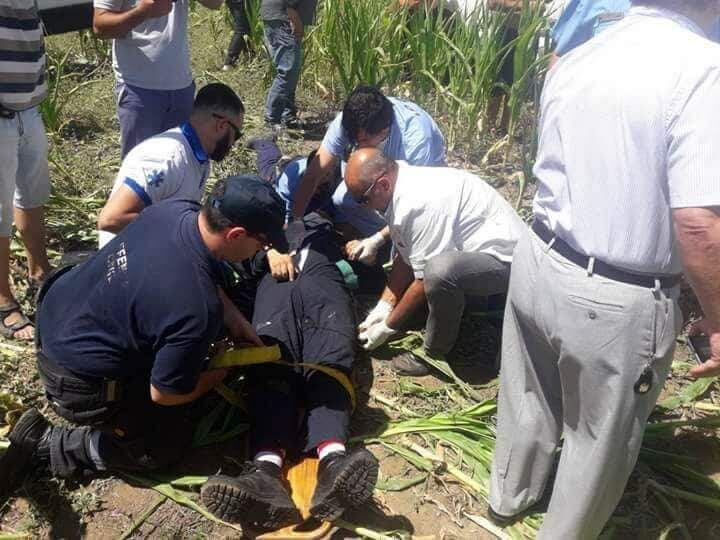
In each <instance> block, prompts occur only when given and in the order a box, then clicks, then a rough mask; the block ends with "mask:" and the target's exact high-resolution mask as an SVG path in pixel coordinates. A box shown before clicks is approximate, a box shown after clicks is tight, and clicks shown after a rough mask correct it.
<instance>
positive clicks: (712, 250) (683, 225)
mask: <svg viewBox="0 0 720 540" xmlns="http://www.w3.org/2000/svg"><path fill="white" fill-rule="evenodd" d="M673 219H674V222H675V237H676V239H677V243H678V247H679V249H680V256H681V257H682V260H683V265H684V267H685V274H686V276H687V278H688V280H689V281H690V285H691V286H692V288H693V290H694V291H695V294H696V296H697V298H698V300H699V302H700V306H701V307H702V309H703V314H704V318H703V320H702V321H700V322H699V323H697V324H696V325H695V326H694V327H693V329H692V332H694V333H703V334H705V335H707V336H708V337H709V338H710V350H711V356H710V358H709V359H708V360H706V361H705V362H704V363H703V364H702V365H700V366H696V367H694V368H692V369H691V370H690V374H691V375H693V376H695V377H712V376H715V375H719V374H720V210H718V209H714V208H680V209H676V210H673Z"/></svg>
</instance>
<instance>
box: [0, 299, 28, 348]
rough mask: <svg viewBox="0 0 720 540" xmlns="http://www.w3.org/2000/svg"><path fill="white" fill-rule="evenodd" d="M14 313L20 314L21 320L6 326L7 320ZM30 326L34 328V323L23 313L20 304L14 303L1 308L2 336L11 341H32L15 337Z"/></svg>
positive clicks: (0, 330)
mask: <svg viewBox="0 0 720 540" xmlns="http://www.w3.org/2000/svg"><path fill="white" fill-rule="evenodd" d="M13 313H19V314H20V318H19V319H18V320H17V321H15V322H14V323H12V324H5V319H7V318H8V317H9V316H10V315H12V314H13ZM28 326H33V323H32V322H31V321H30V319H28V318H27V315H25V314H24V313H23V312H22V310H21V309H20V306H19V305H18V304H16V303H12V304H5V305H4V306H0V335H2V336H3V337H6V338H10V339H17V340H18V341H32V338H30V339H23V338H18V337H15V334H16V333H17V332H19V331H20V330H23V329H24V328H27V327H28Z"/></svg>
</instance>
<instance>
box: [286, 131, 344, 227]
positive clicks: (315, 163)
mask: <svg viewBox="0 0 720 540" xmlns="http://www.w3.org/2000/svg"><path fill="white" fill-rule="evenodd" d="M337 160H338V158H337V157H336V156H334V155H333V154H332V153H331V152H330V151H329V150H328V149H327V148H325V146H324V145H320V148H319V149H318V151H317V154H316V155H315V159H313V160H312V161H311V162H310V163H308V166H307V169H306V170H305V174H304V175H303V177H302V179H301V180H300V184H299V185H298V187H297V191H296V192H295V197H294V200H293V205H292V215H293V217H294V218H295V219H300V218H302V217H303V216H304V215H305V210H307V207H308V204H310V199H312V197H313V195H314V194H315V190H316V189H317V187H318V186H319V185H320V184H322V183H323V182H327V181H328V180H329V179H330V177H331V176H332V175H333V173H334V172H335V165H336V164H337Z"/></svg>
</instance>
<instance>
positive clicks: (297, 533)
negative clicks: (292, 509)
mask: <svg viewBox="0 0 720 540" xmlns="http://www.w3.org/2000/svg"><path fill="white" fill-rule="evenodd" d="M319 463H320V461H319V460H318V459H317V458H311V457H306V458H304V459H303V460H302V461H300V462H298V463H294V464H291V465H289V466H287V467H286V468H285V469H284V470H283V474H284V476H285V479H286V480H287V483H288V484H289V486H290V495H291V497H292V500H293V502H294V503H295V506H297V507H298V510H300V514H301V515H302V518H303V521H302V523H298V524H295V525H290V526H289V527H284V528H282V529H279V530H277V531H273V532H268V533H263V534H259V535H257V536H253V538H256V539H257V540H322V539H323V538H328V537H329V536H330V534H331V533H332V532H333V531H334V530H335V527H334V526H333V524H332V523H328V522H318V521H317V520H314V519H313V518H311V517H310V499H311V498H312V496H313V493H314V492H315V486H316V484H317V473H318V464H319Z"/></svg>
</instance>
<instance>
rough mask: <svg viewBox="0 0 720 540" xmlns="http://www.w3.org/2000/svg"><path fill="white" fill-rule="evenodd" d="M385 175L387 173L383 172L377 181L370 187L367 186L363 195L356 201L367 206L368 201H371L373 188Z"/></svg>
mask: <svg viewBox="0 0 720 540" xmlns="http://www.w3.org/2000/svg"><path fill="white" fill-rule="evenodd" d="M383 176H385V173H382V174H381V175H380V176H378V177H377V178H376V179H375V181H374V182H373V183H372V184H370V187H369V188H367V189H366V190H365V191H364V192H363V194H362V195H360V196H359V197H358V198H356V199H355V202H356V203H358V204H359V205H360V206H365V205H366V204H367V203H369V202H370V194H371V193H372V190H373V189H375V186H376V185H377V183H378V182H379V181H380V180H381V179H382V177H383Z"/></svg>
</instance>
